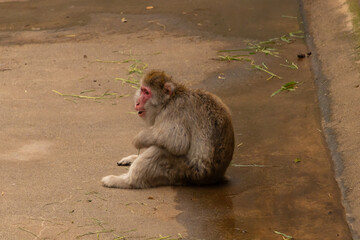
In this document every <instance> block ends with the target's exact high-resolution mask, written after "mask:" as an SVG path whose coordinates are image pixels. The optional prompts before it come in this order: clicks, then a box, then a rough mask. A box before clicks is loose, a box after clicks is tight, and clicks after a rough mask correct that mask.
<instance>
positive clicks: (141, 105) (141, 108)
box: [135, 86, 152, 118]
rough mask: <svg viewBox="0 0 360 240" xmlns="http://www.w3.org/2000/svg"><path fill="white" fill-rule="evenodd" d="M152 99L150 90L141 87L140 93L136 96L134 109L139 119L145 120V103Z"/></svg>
mask: <svg viewBox="0 0 360 240" xmlns="http://www.w3.org/2000/svg"><path fill="white" fill-rule="evenodd" d="M151 97H152V93H151V89H150V88H149V87H146V86H141V88H140V91H138V93H137V94H136V100H135V109H136V111H137V112H138V115H139V117H141V118H145V116H146V108H145V104H146V102H147V101H148V100H149V99H150V98H151Z"/></svg>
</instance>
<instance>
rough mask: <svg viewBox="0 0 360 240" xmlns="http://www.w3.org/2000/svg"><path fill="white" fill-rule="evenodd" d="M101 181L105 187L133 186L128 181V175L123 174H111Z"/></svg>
mask: <svg viewBox="0 0 360 240" xmlns="http://www.w3.org/2000/svg"><path fill="white" fill-rule="evenodd" d="M101 182H102V183H103V185H104V186H105V187H111V188H131V186H130V184H128V182H127V175H126V174H123V175H121V176H114V175H109V176H106V177H103V178H102V179H101Z"/></svg>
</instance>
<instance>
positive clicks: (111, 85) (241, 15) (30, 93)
mask: <svg viewBox="0 0 360 240" xmlns="http://www.w3.org/2000/svg"><path fill="white" fill-rule="evenodd" d="M147 7H148V9H147ZM152 7H153V8H152ZM300 15H301V14H300V10H299V3H298V1H295V0H293V1H288V0H274V1H266V0H257V1H250V0H249V1H239V2H236V3H234V2H233V1H228V0H227V1H222V2H221V3H220V2H218V1H202V0H198V1H190V0H189V1H172V2H171V3H167V2H163V1H151V2H149V1H115V0H114V1H106V3H104V2H100V1H90V0H79V1H75V0H67V1H44V0H40V1H25V2H4V3H0V51H1V53H2V54H1V56H0V84H1V86H2V87H1V89H0V104H1V106H2V107H1V117H0V125H1V126H3V130H2V131H1V133H0V139H1V146H0V161H1V164H0V172H1V174H0V191H1V196H0V214H1V215H2V217H1V220H0V223H1V224H0V239H75V238H77V239H97V235H98V236H99V238H100V239H116V238H118V239H121V238H120V237H124V238H126V239H157V238H158V239H161V237H164V238H163V239H180V236H182V237H183V238H185V239H274V240H276V239H282V236H281V235H280V234H277V233H275V231H277V232H278V233H284V234H287V235H291V236H292V237H293V238H295V239H329V240H331V239H351V236H350V232H349V229H348V226H347V224H346V221H345V214H344V209H343V207H342V205H341V196H340V191H339V188H338V186H337V183H336V181H335V178H334V170H333V164H332V160H331V156H330V154H329V151H328V149H327V145H326V142H325V141H324V137H323V133H322V127H321V116H320V112H319V107H318V101H317V96H316V89H315V85H314V80H313V75H312V72H311V62H310V60H311V57H312V56H311V55H310V56H309V57H305V58H303V59H299V58H298V57H297V55H298V54H299V53H304V54H306V53H308V52H309V50H308V48H307V46H306V45H305V41H304V39H302V38H299V36H300V37H301V36H303V35H304V34H302V33H301V32H299V30H303V26H302V19H301V17H300ZM290 33H293V34H294V35H296V36H294V35H292V36H291V35H290ZM284 35H285V37H283V38H282V39H281V37H282V36H284ZM272 38H277V39H274V40H272V43H267V44H261V46H260V48H256V49H255V50H254V49H253V50H252V51H247V50H249V49H248V48H249V46H250V45H249V44H259V42H261V41H267V40H268V39H272ZM253 46H254V45H253ZM264 47H267V48H266V49H264ZM269 48H270V50H269ZM272 48H275V49H276V50H271V49H272ZM225 49H246V51H237V52H222V53H219V52H218V51H220V50H225ZM261 49H262V50H261ZM256 50H258V52H256V53H254V54H250V55H249V56H237V58H241V57H243V58H246V59H243V60H242V61H235V60H233V61H220V60H219V58H218V56H219V55H222V56H228V55H244V54H248V53H249V52H251V53H252V52H254V51H256ZM264 50H268V51H270V55H266V54H265V53H264ZM268 53H269V52H268ZM271 54H272V55H271ZM274 55H276V56H274ZM247 59H251V60H253V61H254V62H253V64H251V62H249V61H247ZM124 61H125V62H124ZM126 61H127V62H126ZM131 63H141V64H143V65H140V66H146V67H147V68H148V69H150V68H157V69H163V70H165V71H167V72H168V73H170V74H172V75H173V77H174V78H175V79H177V80H179V81H182V82H184V83H187V84H189V85H191V86H192V87H199V88H204V89H207V90H209V91H211V92H214V93H216V94H217V95H219V96H220V97H221V98H222V99H223V100H224V102H225V103H226V104H227V105H228V106H229V107H230V109H231V111H232V113H233V123H234V127H235V134H236V146H237V147H236V149H235V154H234V159H233V162H232V165H231V166H230V167H229V170H228V176H229V177H230V181H229V182H228V183H226V184H222V185H216V186H207V187H191V186H187V187H161V188H155V189H146V190H120V189H107V188H103V187H102V186H101V184H100V179H101V177H102V176H106V175H108V174H115V173H119V174H120V173H122V172H125V171H127V170H126V169H125V168H119V167H117V166H116V161H117V160H119V159H120V158H121V157H123V156H126V155H129V154H133V153H134V152H135V151H136V150H135V149H134V148H133V147H132V146H131V138H132V137H133V136H134V135H135V134H136V133H137V132H138V131H139V130H138V129H139V128H142V127H144V125H143V123H142V122H141V121H140V120H139V119H137V116H136V115H133V114H131V112H132V111H133V110H132V97H128V96H127V95H128V94H132V93H133V92H134V89H133V88H132V87H131V86H130V85H129V84H122V83H121V82H119V81H115V78H116V77H121V78H129V77H134V78H136V79H137V78H139V77H140V76H138V75H134V74H132V75H131V74H130V75H129V67H131V66H130V65H131ZM256 65H257V66H258V68H259V67H260V68H261V69H262V70H259V69H255V66H256ZM291 66H293V67H291ZM294 66H296V67H297V68H298V69H296V68H295V67H294ZM264 70H266V71H267V72H266V71H264ZM269 72H270V73H274V74H276V75H277V76H279V77H280V78H278V77H276V76H275V77H272V78H271V79H268V78H269V77H270V76H271V75H270V74H269ZM267 79H268V80H267ZM291 81H295V82H298V84H297V85H296V89H295V91H289V92H288V91H284V92H280V93H279V94H277V95H275V96H273V97H270V95H271V94H272V93H274V92H275V91H276V90H278V89H279V88H281V86H283V85H284V84H286V83H288V82H291ZM52 90H56V91H57V92H60V93H64V94H77V95H84V93H82V92H86V94H87V95H91V96H94V95H92V94H103V93H113V95H102V96H110V97H109V98H110V99H102V98H99V99H97V100H96V101H93V100H91V99H78V98H76V97H69V96H68V97H63V96H59V94H57V93H55V92H53V91H52ZM86 94H85V95H86ZM112 96H116V97H115V98H113V97H112ZM160 235H161V236H160Z"/></svg>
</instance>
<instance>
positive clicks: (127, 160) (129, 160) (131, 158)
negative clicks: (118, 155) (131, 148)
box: [117, 155, 139, 166]
mask: <svg viewBox="0 0 360 240" xmlns="http://www.w3.org/2000/svg"><path fill="white" fill-rule="evenodd" d="M138 156H139V155H130V156H127V157H124V158H122V159H121V160H120V161H118V162H117V165H118V166H130V165H131V164H132V163H133V162H134V161H135V159H137V158H138Z"/></svg>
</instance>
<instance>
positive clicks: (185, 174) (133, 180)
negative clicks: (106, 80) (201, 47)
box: [102, 71, 234, 188]
mask: <svg viewBox="0 0 360 240" xmlns="http://www.w3.org/2000/svg"><path fill="white" fill-rule="evenodd" d="M142 85H143V86H147V87H150V88H151V91H152V93H153V96H152V98H151V99H149V100H148V101H147V102H146V104H145V109H146V112H147V113H146V114H147V115H146V117H145V121H146V122H147V123H148V125H149V127H148V128H147V129H145V130H143V131H141V132H140V133H139V134H138V135H137V136H136V137H135V138H134V145H135V147H136V148H138V149H142V148H146V150H145V151H144V152H143V153H142V154H141V155H139V156H136V155H132V156H129V157H127V158H124V159H122V160H121V161H119V164H120V165H121V164H122V163H124V164H125V163H130V162H133V163H132V165H131V167H130V169H129V172H128V173H126V174H124V175H121V176H107V177H104V178H103V180H102V182H103V184H104V185H105V186H107V187H119V188H147V187H155V186H160V185H181V184H188V183H191V184H212V183H216V182H219V181H221V180H222V179H223V177H224V174H225V171H226V169H227V167H228V166H229V163H230V161H231V159H232V156H233V151H234V130H233V126H232V122H231V114H230V111H229V109H228V108H227V107H226V106H225V104H224V103H223V102H222V101H221V100H220V99H219V98H218V97H217V96H215V95H213V94H211V93H208V92H205V91H203V90H192V89H189V88H187V87H185V86H184V85H182V84H178V83H175V82H173V81H172V79H171V77H169V76H167V75H166V74H165V73H164V72H161V71H151V72H150V73H148V74H147V75H146V76H145V78H144V79H143V81H142ZM169 89H170V90H169ZM137 94H139V93H137Z"/></svg>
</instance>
